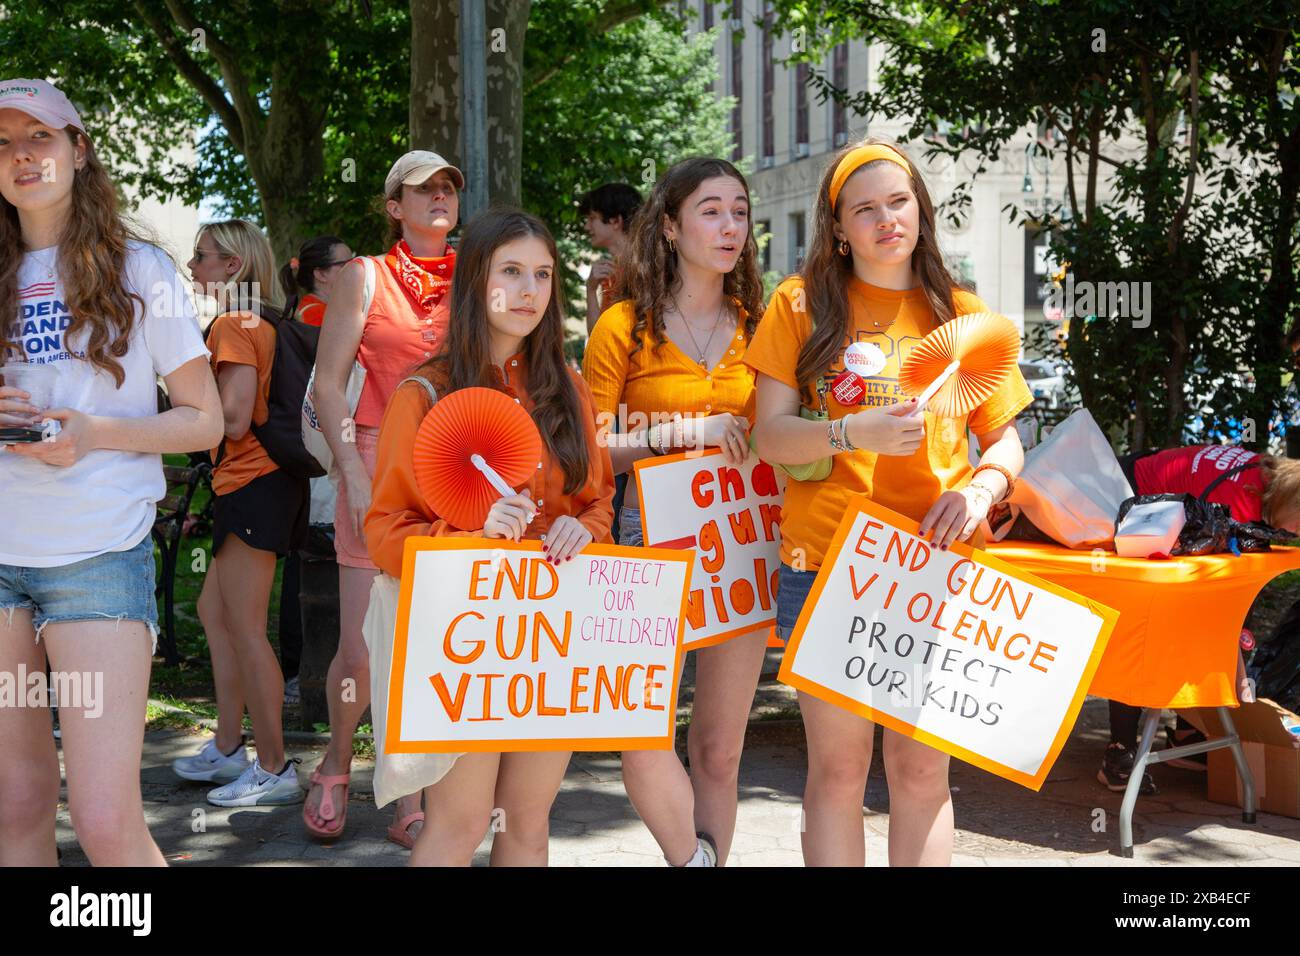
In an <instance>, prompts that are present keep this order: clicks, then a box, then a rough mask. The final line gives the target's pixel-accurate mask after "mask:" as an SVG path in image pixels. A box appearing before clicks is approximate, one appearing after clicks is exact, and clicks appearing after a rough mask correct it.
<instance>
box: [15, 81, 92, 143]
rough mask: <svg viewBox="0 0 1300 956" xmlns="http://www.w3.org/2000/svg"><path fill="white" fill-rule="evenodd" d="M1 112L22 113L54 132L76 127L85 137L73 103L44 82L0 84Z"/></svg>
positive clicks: (79, 117) (50, 84) (58, 90)
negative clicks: (15, 111) (67, 127)
mask: <svg viewBox="0 0 1300 956" xmlns="http://www.w3.org/2000/svg"><path fill="white" fill-rule="evenodd" d="M0 110H20V111H22V112H24V113H26V114H27V115H28V116H30V117H32V118H33V119H37V120H40V121H41V122H42V123H44V124H45V125H46V126H49V127H52V128H53V129H63V127H65V126H74V127H76V128H77V129H78V130H80V131H81V133H82V134H83V135H85V134H86V127H85V126H84V125H82V122H81V116H80V115H79V114H78V113H77V109H76V107H74V106H73V105H72V101H71V100H69V99H68V98H67V97H66V96H64V95H63V92H62V91H61V90H60V89H59V88H58V87H57V86H55V85H54V84H53V83H47V82H45V80H23V79H18V80H0ZM86 138H87V139H89V138H90V137H89V136H86Z"/></svg>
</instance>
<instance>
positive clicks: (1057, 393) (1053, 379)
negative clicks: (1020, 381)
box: [1020, 359, 1065, 408]
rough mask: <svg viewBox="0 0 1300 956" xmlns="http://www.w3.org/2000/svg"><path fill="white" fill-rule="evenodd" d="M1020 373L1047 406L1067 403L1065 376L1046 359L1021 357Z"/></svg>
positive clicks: (1039, 400) (1036, 396)
mask: <svg viewBox="0 0 1300 956" xmlns="http://www.w3.org/2000/svg"><path fill="white" fill-rule="evenodd" d="M1020 374H1021V375H1023V376H1024V377H1025V384H1027V385H1028V386H1029V391H1030V392H1031V393H1032V394H1033V396H1034V401H1036V402H1041V403H1042V404H1043V405H1044V406H1046V407H1047V408H1060V407H1061V406H1062V405H1064V404H1065V376H1063V375H1062V374H1061V373H1060V372H1059V371H1058V370H1057V369H1056V368H1055V367H1054V366H1053V365H1052V363H1051V362H1048V361H1046V360H1045V359H1021V361H1020Z"/></svg>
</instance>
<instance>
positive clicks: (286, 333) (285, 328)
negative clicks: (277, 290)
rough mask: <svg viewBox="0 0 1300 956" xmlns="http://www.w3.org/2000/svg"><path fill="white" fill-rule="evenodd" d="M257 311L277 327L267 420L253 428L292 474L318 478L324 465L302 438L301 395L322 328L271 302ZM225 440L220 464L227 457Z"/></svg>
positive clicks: (218, 460)
mask: <svg viewBox="0 0 1300 956" xmlns="http://www.w3.org/2000/svg"><path fill="white" fill-rule="evenodd" d="M254 311H256V312H257V314H258V315H259V316H260V317H261V318H262V320H263V321H266V322H270V323H271V326H272V327H273V328H274V329H275V358H274V359H272V361H271V382H270V387H269V388H268V391H267V396H266V410H267V416H266V421H265V422H263V423H262V424H260V425H252V426H251V429H250V430H251V431H252V433H253V435H254V436H255V437H256V438H257V440H258V441H259V442H260V443H261V445H262V447H263V448H265V449H266V453H267V455H269V456H270V458H271V460H272V461H273V462H275V463H276V464H277V465H278V466H279V467H280V470H281V471H283V472H284V473H285V474H286V475H289V476H290V477H291V478H319V477H320V476H321V475H323V474H325V469H324V468H322V467H321V466H320V463H319V462H317V461H316V459H315V458H313V457H312V456H311V454H310V453H309V452H308V451H307V447H306V446H305V445H304V444H303V441H302V424H301V422H302V399H303V396H304V395H305V394H306V393H307V379H308V377H309V376H310V375H311V370H312V366H313V365H314V364H315V363H316V346H317V344H318V342H319V341H320V329H318V328H316V327H315V326H311V325H306V324H305V323H302V322H295V321H293V320H292V318H290V319H288V320H286V319H284V318H283V317H282V316H281V315H280V313H279V312H278V311H276V310H275V309H273V308H271V307H270V306H266V305H262V304H261V303H257V304H256V305H255V308H254ZM225 448H226V443H225V441H224V440H223V441H222V443H221V447H220V449H219V450H218V453H217V464H220V463H221V459H222V458H224V457H225Z"/></svg>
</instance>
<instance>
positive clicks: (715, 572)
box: [636, 448, 785, 651]
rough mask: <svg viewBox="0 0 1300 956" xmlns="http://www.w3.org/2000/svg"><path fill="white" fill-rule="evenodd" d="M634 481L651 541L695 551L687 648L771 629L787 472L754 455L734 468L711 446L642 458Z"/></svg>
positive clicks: (644, 530) (645, 537)
mask: <svg viewBox="0 0 1300 956" xmlns="http://www.w3.org/2000/svg"><path fill="white" fill-rule="evenodd" d="M636 487H637V495H638V496H639V498H640V501H641V534H642V536H643V540H644V541H645V543H646V545H647V546H649V547H656V548H693V549H694V550H695V574H694V576H693V580H694V582H695V588H694V590H692V591H691V592H690V594H689V595H688V597H687V602H686V638H685V640H684V642H683V643H684V646H685V648H686V650H688V651H690V650H694V649H696V648H698V647H711V646H713V645H715V644H721V643H722V642H723V641H725V640H728V639H729V638H732V637H738V636H739V635H741V634H749V633H751V632H753V631H759V630H770V629H771V628H772V625H773V624H775V623H776V583H777V576H778V572H779V571H780V568H781V504H782V502H783V501H784V500H785V475H784V473H780V472H778V471H777V470H776V469H774V468H773V467H772V466H771V465H769V464H767V463H766V462H763V461H760V460H759V459H758V457H757V456H755V455H750V457H749V459H748V460H747V461H746V462H745V463H744V464H742V465H741V466H740V467H738V468H733V467H732V466H731V465H728V464H727V463H726V460H725V459H724V458H723V456H722V452H720V451H719V450H718V449H716V448H711V449H709V450H708V451H706V452H704V453H703V454H699V453H691V452H686V453H682V454H677V455H665V456H664V457H662V458H643V459H641V460H640V461H638V462H637V463H636ZM778 646H779V645H778Z"/></svg>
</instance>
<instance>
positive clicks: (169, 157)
mask: <svg viewBox="0 0 1300 956" xmlns="http://www.w3.org/2000/svg"><path fill="white" fill-rule="evenodd" d="M55 8H57V10H56V9H55ZM647 11H648V12H647ZM0 17H3V21H2V22H0V62H2V63H4V64H5V68H4V73H5V74H6V75H12V76H37V77H49V78H51V79H54V80H55V81H56V82H58V83H60V85H61V86H62V87H63V88H64V89H65V91H66V92H67V93H68V94H69V95H70V96H71V98H72V99H73V101H74V102H76V103H77V104H78V105H79V106H80V107H81V108H82V109H83V110H85V112H86V117H85V118H86V122H87V124H88V126H89V127H90V132H91V134H92V135H93V136H94V137H95V139H96V142H97V143H98V144H99V145H100V147H101V151H102V152H103V154H104V155H105V157H106V159H107V161H108V163H109V165H110V167H111V168H112V170H113V173H114V175H115V177H116V178H117V179H118V180H119V181H120V182H122V183H123V184H124V185H127V186H129V187H131V189H132V190H133V191H134V192H136V193H137V194H139V195H143V196H150V197H156V198H159V199H163V200H166V199H169V198H173V197H176V198H179V199H181V200H183V201H185V202H187V203H190V204H197V203H198V202H200V201H201V200H205V199H206V200H208V201H209V202H210V203H212V202H215V203H216V205H217V208H219V209H220V211H221V212H222V213H223V214H229V215H235V216H242V217H246V218H250V219H253V220H254V221H257V222H260V223H262V224H264V225H265V226H266V227H267V229H268V232H269V233H270V235H271V238H272V243H273V245H274V246H275V249H276V252H277V255H278V256H280V257H282V258H287V257H288V256H289V255H290V254H292V252H293V251H295V250H296V248H297V245H298V244H299V243H300V242H301V241H303V240H304V239H306V238H307V237H309V236H311V235H315V234H318V233H334V234H336V235H338V236H340V237H342V238H343V239H344V240H346V241H347V242H349V243H350V244H351V245H353V247H354V248H356V249H358V250H362V251H378V250H379V249H380V248H381V247H382V245H383V233H384V222H383V219H382V217H381V216H379V215H378V214H377V212H376V206H377V204H378V200H379V196H380V193H381V191H382V184H383V177H384V175H385V173H386V172H387V171H388V167H389V165H390V164H391V163H392V161H393V159H395V158H396V157H397V156H398V155H399V154H400V153H401V152H403V151H404V150H406V149H407V148H408V147H407V143H408V142H409V139H408V125H407V124H408V106H409V99H410V65H409V50H410V36H411V23H410V13H409V8H408V5H407V4H406V3H403V2H399V0H370V2H368V3H360V2H348V0H278V2H277V3H275V4H274V5H273V6H270V5H268V4H265V3H254V2H251V0H133V2H131V3H121V2H116V0H63V2H38V0H18V2H17V3H16V4H6V3H4V2H3V0H0ZM191 27H192V29H191ZM192 30H198V31H199V32H198V33H193V32H192ZM164 37H165V38H167V39H166V41H165V42H164ZM525 59H526V64H525V73H524V76H523V79H522V84H521V85H522V89H521V90H520V95H521V96H522V97H523V100H524V104H525V120H524V129H525V133H524V162H523V167H524V168H523V183H522V195H523V197H524V204H525V206H526V207H527V208H530V209H532V210H534V211H535V212H537V213H538V214H539V215H541V216H542V218H543V219H545V220H546V221H547V222H548V223H549V224H550V225H551V226H552V227H553V229H554V230H555V231H556V233H557V236H559V237H560V238H561V242H562V246H563V251H564V257H565V259H566V266H568V267H570V268H569V280H570V284H571V286H572V287H573V289H574V290H575V291H576V281H577V280H576V274H575V273H573V272H572V268H571V267H572V266H574V265H575V264H576V263H577V262H578V261H579V260H580V259H581V257H582V256H583V255H584V253H585V250H586V240H585V236H584V235H583V234H582V231H581V228H580V223H579V222H578V220H577V215H576V208H575V205H574V204H575V202H576V199H577V197H578V196H579V195H580V194H581V193H582V192H583V191H585V190H587V189H590V188H592V187H593V186H595V185H599V184H600V183H602V182H606V181H609V180H613V179H625V180H628V181H630V182H632V183H633V184H634V185H638V186H640V187H641V188H643V189H644V188H645V187H646V183H647V181H646V179H645V175H646V170H648V169H650V167H649V166H647V165H646V162H647V161H649V162H650V163H652V164H653V172H654V173H655V174H658V173H661V172H662V171H663V170H664V169H665V168H666V166H667V165H668V164H670V163H672V162H674V161H675V160H677V159H679V158H681V157H682V156H685V155H689V154H695V153H718V154H726V153H728V152H729V150H730V143H729V141H728V140H727V139H726V135H725V132H721V131H724V130H725V126H726V124H725V122H724V112H723V111H724V109H725V104H721V103H719V102H717V101H716V100H715V99H714V98H713V96H712V92H711V85H712V82H713V78H714V76H715V75H716V67H715V64H714V61H713V57H712V53H711V49H710V47H709V45H708V41H707V40H706V39H703V38H701V39H696V40H694V41H692V42H689V43H688V42H685V41H684V37H683V33H682V24H681V21H680V20H679V19H678V18H677V17H676V16H675V14H674V13H673V11H672V10H663V9H660V8H659V7H658V6H656V5H655V4H653V3H650V2H648V0H630V2H621V3H620V2H616V0H578V2H563V0H535V2H534V3H533V4H532V5H531V13H530V21H529V25H528V34H527V46H526V49H525ZM303 60H311V61H312V62H310V63H307V64H305V63H303V62H302V61H303ZM307 80H309V82H307ZM250 131H251V132H250ZM142 145H147V147H148V152H147V153H145V152H142V151H141V146H142ZM187 147H188V150H187ZM174 151H179V152H174ZM452 151H453V150H452V149H451V148H450V147H447V148H446V152H448V153H451V152H452ZM650 181H653V176H651V177H650ZM580 307H581V300H580V299H578V300H576V301H575V302H574V304H573V308H574V310H575V312H576V311H578V310H580Z"/></svg>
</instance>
